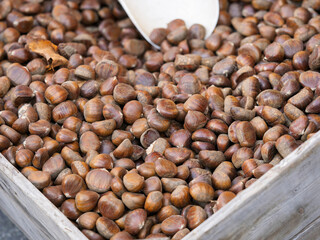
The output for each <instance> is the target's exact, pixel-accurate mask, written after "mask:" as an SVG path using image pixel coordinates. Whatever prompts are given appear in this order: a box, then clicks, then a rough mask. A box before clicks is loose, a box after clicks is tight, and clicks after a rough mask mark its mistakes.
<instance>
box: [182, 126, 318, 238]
mask: <svg viewBox="0 0 320 240" xmlns="http://www.w3.org/2000/svg"><path fill="white" fill-rule="evenodd" d="M319 217H320V132H318V133H317V134H316V135H315V136H313V137H312V138H311V139H309V140H308V141H307V142H306V143H305V144H303V145H302V146H300V147H299V148H298V149H297V150H296V151H294V152H293V153H291V154H290V155H289V156H288V157H287V158H286V159H284V160H282V161H281V162H280V164H278V165H277V166H275V167H274V168H273V169H271V170H270V171H269V172H268V173H267V174H265V175H264V176H263V177H261V178H260V179H259V180H258V181H256V182H255V183H254V184H253V185H251V187H250V188H248V189H246V190H244V191H242V192H241V193H239V195H238V196H237V197H236V198H235V199H233V200H232V201H231V202H230V203H229V204H228V205H226V206H225V207H224V208H222V209H221V210H220V211H218V212H217V213H216V214H214V215H213V216H211V217H210V218H209V219H208V220H207V221H205V222H204V223H202V224H201V225H200V226H199V227H198V228H197V229H195V230H194V231H192V232H191V233H190V234H188V235H187V236H186V237H185V238H184V240H193V239H203V240H206V239H215V240H220V239H221V240H222V239H226V240H227V239H228V240H232V239H234V240H241V239H243V240H244V239H245V240H250V239H259V240H262V239H281V240H282V239H308V240H313V239H319V237H320V220H319Z"/></svg>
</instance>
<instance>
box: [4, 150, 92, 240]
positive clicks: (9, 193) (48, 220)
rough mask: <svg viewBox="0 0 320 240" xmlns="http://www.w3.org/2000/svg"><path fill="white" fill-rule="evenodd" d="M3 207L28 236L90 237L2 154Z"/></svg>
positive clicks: (38, 239)
mask: <svg viewBox="0 0 320 240" xmlns="http://www.w3.org/2000/svg"><path fill="white" fill-rule="evenodd" d="M0 209H1V211H3V212H4V213H5V214H6V215H7V216H8V217H9V218H10V219H11V220H12V222H14V223H15V224H16V225H17V226H18V227H19V228H20V229H21V231H23V233H24V234H25V235H26V236H27V237H28V238H29V239H32V240H47V239H52V240H57V239H59V240H87V238H86V237H85V236H84V235H83V234H82V233H81V232H80V231H79V229H78V228H76V227H75V226H74V225H73V224H72V223H71V222H70V221H69V220H68V219H67V218H66V217H65V216H64V215H63V213H62V212H60V211H59V210H58V209H57V208H56V207H55V206H54V205H53V204H52V203H51V202H50V201H49V200H48V199H46V197H45V196H44V195H42V193H41V192H40V191H38V190H37V189H36V188H35V187H34V186H33V185H32V184H31V183H30V182H29V181H28V180H27V179H26V178H25V177H24V176H23V175H22V174H21V173H20V172H19V171H18V170H17V169H16V168H15V167H13V166H12V165H11V164H10V163H9V162H8V161H7V160H6V159H5V158H4V157H3V155H2V154H0Z"/></svg>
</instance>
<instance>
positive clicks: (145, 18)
mask: <svg viewBox="0 0 320 240" xmlns="http://www.w3.org/2000/svg"><path fill="white" fill-rule="evenodd" d="M119 2H120V4H121V5H122V7H123V9H124V10H125V11H126V13H127V14H128V16H129V17H130V19H131V21H132V22H133V24H134V25H135V26H136V28H137V29H138V30H139V31H140V33H141V34H142V36H143V37H144V38H145V39H146V40H147V41H148V42H149V43H150V44H151V45H152V46H154V47H155V48H157V49H159V46H158V45H156V44H154V43H153V42H152V41H151V40H150V38H149V35H150V33H151V32H152V30H153V29H154V28H160V27H162V28H166V26H167V23H169V22H170V21H172V20H174V19H177V18H180V19H182V20H184V21H185V22H186V25H187V27H190V26H191V25H192V24H194V23H199V24H202V25H203V26H204V27H205V28H206V37H208V36H209V35H210V34H211V33H212V31H213V30H214V28H215V26H216V25H217V22H218V17H219V0H119Z"/></svg>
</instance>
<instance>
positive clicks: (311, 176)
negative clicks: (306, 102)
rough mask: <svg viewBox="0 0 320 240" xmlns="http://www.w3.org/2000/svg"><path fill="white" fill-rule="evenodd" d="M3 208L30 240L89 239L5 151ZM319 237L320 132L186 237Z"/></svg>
mask: <svg viewBox="0 0 320 240" xmlns="http://www.w3.org/2000/svg"><path fill="white" fill-rule="evenodd" d="M0 208H1V210H2V211H3V212H4V213H5V214H6V215H8V217H9V218H10V219H11V220H12V221H13V222H14V223H15V224H16V225H17V226H18V227H19V228H20V229H21V230H22V231H23V232H24V233H25V234H26V236H27V237H28V238H30V239H33V240H37V239H39V240H44V239H59V240H82V239H86V237H85V236H84V235H83V234H82V233H81V232H80V231H79V229H77V228H76V227H75V226H74V225H73V224H72V223H71V222H70V221H69V220H68V219H67V218H66V217H65V216H64V215H63V214H62V213H61V212H60V211H59V210H58V209H57V208H56V207H55V206H54V205H53V204H52V203H51V202H50V201H49V200H47V199H46V198H45V197H44V196H43V195H42V193H40V192H39V191H38V190H37V189H36V188H35V187H34V186H33V185H32V184H31V183H30V182H29V181H28V180H26V178H25V177H24V176H23V175H22V174H21V173H20V172H19V171H18V170H17V169H16V168H15V167H13V166H12V165H11V164H10V163H9V162H8V161H7V160H6V159H5V158H4V157H3V156H2V155H1V154H0ZM319 238H320V132H319V133H317V134H316V135H315V136H313V137H312V138H311V139H310V140H308V141H307V142H306V143H305V144H303V145H302V146H300V147H299V148H298V149H297V150H296V151H294V152H293V153H292V154H290V155H289V156H288V157H287V158H286V159H284V160H282V161H281V162H280V164H278V165H277V166H275V167H274V168H272V169H271V170H270V171H269V172H268V173H267V174H265V175H264V176H263V177H261V178H260V179H259V180H258V181H256V182H255V183H254V184H253V185H252V186H251V187H250V188H248V189H246V190H244V191H242V192H241V193H239V194H238V196H237V197H236V198H235V199H233V200H232V201H231V202H230V203H229V204H228V205H227V206H225V207H224V208H222V209H221V210H220V211H218V212H217V213H216V214H214V215H213V216H212V217H210V218H209V219H208V220H207V221H205V222H204V223H202V224H201V225H200V226H199V227H198V228H197V229H195V230H194V231H192V232H191V233H190V234H189V235H187V237H186V238H185V239H186V240H194V239H203V240H205V239H216V240H220V239H221V240H222V239H226V240H227V239H228V240H231V239H237V240H240V239H246V240H249V239H259V240H262V239H308V240H313V239H319Z"/></svg>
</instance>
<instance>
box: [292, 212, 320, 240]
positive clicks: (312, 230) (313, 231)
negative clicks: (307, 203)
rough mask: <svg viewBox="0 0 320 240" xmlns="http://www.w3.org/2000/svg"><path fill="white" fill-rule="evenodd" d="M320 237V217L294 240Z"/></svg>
mask: <svg viewBox="0 0 320 240" xmlns="http://www.w3.org/2000/svg"><path fill="white" fill-rule="evenodd" d="M319 236H320V217H318V218H317V219H316V220H315V221H313V222H312V223H310V224H309V225H308V226H307V227H305V228H304V229H303V230H302V231H301V232H300V233H298V234H297V235H296V236H294V237H293V238H292V239H293V240H298V239H309V240H311V239H319Z"/></svg>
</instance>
